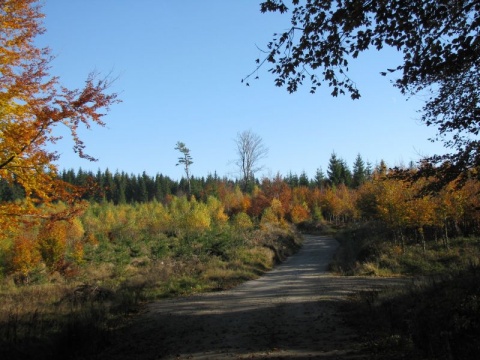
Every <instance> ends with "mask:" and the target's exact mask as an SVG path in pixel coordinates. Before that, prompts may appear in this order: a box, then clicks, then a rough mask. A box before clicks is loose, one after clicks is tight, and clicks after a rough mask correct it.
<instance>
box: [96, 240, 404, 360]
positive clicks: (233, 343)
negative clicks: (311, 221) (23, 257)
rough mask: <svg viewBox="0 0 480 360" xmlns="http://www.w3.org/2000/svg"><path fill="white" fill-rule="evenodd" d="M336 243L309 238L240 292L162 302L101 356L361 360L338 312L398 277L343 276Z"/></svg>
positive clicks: (236, 289)
mask: <svg viewBox="0 0 480 360" xmlns="http://www.w3.org/2000/svg"><path fill="white" fill-rule="evenodd" d="M337 247H338V243H337V242H336V241H335V240H334V239H331V238H328V237H321V236H306V239H305V243H304V246H303V248H302V249H301V250H300V251H299V253H297V254H296V255H294V256H292V257H291V258H289V259H288V260H287V261H285V262H284V263H283V264H281V265H280V266H278V267H277V268H276V269H275V270H273V271H271V272H269V273H267V274H266V275H265V276H263V277H261V278H259V279H257V280H253V281H248V282H246V283H244V284H242V285H240V286H239V287H237V288H235V289H232V290H229V291H224V292H219V293H210V294H203V295H198V296H192V297H187V298H181V299H172V300H167V301H160V302H156V303H153V304H151V305H149V306H148V310H147V312H146V313H145V314H143V315H142V316H141V317H140V318H139V319H138V320H137V321H135V323H134V324H133V325H132V326H131V328H129V329H128V330H127V332H126V333H125V334H123V335H120V337H119V339H118V341H117V342H116V343H115V344H114V346H112V347H111V348H110V349H107V351H106V352H105V353H103V354H101V355H99V356H98V358H99V359H100V358H101V359H109V358H111V359H161V358H177V359H180V358H182V359H184V358H185V359H187V358H190V359H224V358H225V359H227V358H236V359H239V358H257V359H258V358H269V359H272V358H278V359H282V358H288V359H303V358H310V359H311V358H321V359H328V358H338V356H342V358H344V359H349V358H351V359H354V358H355V359H360V358H362V357H361V355H360V354H359V353H358V336H357V334H355V333H354V332H353V330H351V329H349V328H348V327H347V326H346V325H345V323H344V322H343V320H342V317H341V316H340V315H339V313H338V305H339V303H341V302H342V301H345V299H346V296H347V295H348V294H351V293H352V292H353V291H357V290H365V289H374V288H381V287H384V286H391V285H395V284H401V283H402V281H403V280H400V279H396V280H395V279H375V278H357V277H338V276H332V275H330V274H328V272H327V268H328V264H329V262H330V260H331V258H332V256H333V254H334V253H335V251H336V249H337Z"/></svg>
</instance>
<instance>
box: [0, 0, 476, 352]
mask: <svg viewBox="0 0 480 360" xmlns="http://www.w3.org/2000/svg"><path fill="white" fill-rule="evenodd" d="M0 5H1V6H0V35H1V36H0V39H1V44H0V57H1V61H0V74H1V76H0V303H1V304H2V306H1V307H0V356H1V357H2V358H13V359H31V358H36V359H43V358H44V359H67V358H88V357H89V356H90V355H92V354H95V353H96V351H97V350H100V349H102V348H104V347H105V346H106V345H107V344H108V343H109V337H110V336H112V334H114V333H115V331H117V330H119V329H121V328H122V326H124V325H125V323H127V322H128V320H129V319H130V318H131V317H132V316H134V315H135V314H137V313H138V312H140V311H141V309H142V306H143V305H144V304H145V303H146V302H149V301H155V300H158V299H163V298H168V297H170V298H171V297H178V296H185V295H192V294H197V293H204V292H212V291H220V290H225V289H230V288H232V287H235V286H237V285H239V284H240V283H242V282H245V281H247V280H250V279H255V278H258V277H259V276H261V275H262V274H264V273H265V272H266V271H268V270H270V269H272V268H273V267H274V266H275V265H277V264H279V263H281V262H282V261H284V260H285V259H286V258H287V257H288V256H290V255H293V254H294V253H295V252H296V251H298V250H299V249H300V248H301V246H302V233H313V234H322V235H328V236H332V237H335V239H337V240H338V242H339V243H340V247H339V250H338V251H337V254H336V255H335V258H334V259H333V260H332V263H331V265H330V270H331V272H332V273H333V274H336V275H338V276H344V275H347V276H349V275H361V276H385V277H391V276H395V277H405V278H407V279H413V280H412V281H413V282H412V284H413V285H412V287H407V288H406V289H403V292H401V293H400V294H398V293H389V292H386V293H383V292H382V293H379V292H375V291H371V292H367V293H364V294H356V295H355V296H356V299H353V300H352V304H353V307H354V312H356V316H351V317H350V318H349V320H350V321H352V322H355V321H357V322H359V323H360V322H361V323H362V324H357V325H360V330H359V333H362V334H365V336H370V338H369V339H368V340H366V341H367V342H368V343H369V344H370V346H371V347H372V348H373V349H375V351H384V352H385V353H391V352H390V350H392V349H394V350H395V351H398V354H400V355H399V357H397V358H405V357H409V355H412V356H410V358H412V359H414V358H419V359H420V358H448V359H476V358H477V357H478V353H479V351H480V341H479V339H480V320H479V319H480V316H479V314H480V310H479V309H480V300H479V299H480V294H479V289H480V282H479V279H480V277H479V273H480V272H479V269H480V261H479V259H480V242H479V238H480V237H479V236H480V234H479V233H480V211H479V210H480V196H479V193H480V182H479V179H480V177H479V169H480V156H479V151H480V146H479V141H478V140H477V138H478V133H479V130H478V114H479V106H478V102H479V100H478V99H479V98H480V94H479V89H480V86H479V84H478V82H479V79H480V77H479V76H478V69H479V68H480V66H479V64H478V54H479V53H480V52H479V51H480V41H478V28H479V26H480V25H479V24H480V21H479V19H480V16H479V14H480V5H479V2H478V1H459V2H451V1H423V2H422V4H421V5H425V6H418V3H416V2H398V1H383V2H381V4H380V3H378V2H375V1H372V2H356V1H353V2H348V1H347V2H341V1H338V2H334V1H315V0H312V1H307V2H306V3H305V4H303V3H302V4H300V2H299V1H292V5H293V9H292V12H291V15H292V28H291V29H290V30H287V31H286V32H284V33H283V34H277V35H274V39H273V40H272V41H271V42H270V43H269V44H268V46H267V48H268V51H266V52H263V54H264V56H265V58H263V59H261V58H259V59H257V60H256V62H255V63H256V65H255V70H254V71H253V72H251V73H250V75H247V76H246V77H245V78H244V79H243V80H242V82H245V83H246V85H248V86H249V82H248V81H249V78H250V77H251V76H255V77H256V79H257V78H259V77H258V71H259V70H260V69H261V68H262V66H263V65H264V64H270V65H271V66H272V68H271V69H270V70H269V71H270V72H271V73H272V74H273V75H274V76H275V77H276V79H275V80H274V82H275V85H276V86H279V87H283V86H285V87H286V89H287V91H288V92H296V91H297V89H298V87H299V86H302V85H303V82H304V81H306V80H308V79H310V83H311V89H310V92H312V93H315V92H316V90H317V87H318V86H320V84H321V83H325V84H326V85H327V86H329V87H331V88H332V95H333V96H334V97H336V96H338V95H345V94H349V95H350V97H351V98H352V99H359V98H360V92H359V90H358V89H357V87H356V84H355V82H353V80H352V79H350V78H349V77H348V76H346V75H345V76H344V74H346V73H347V72H348V62H349V61H351V60H353V59H355V58H357V56H358V54H359V53H360V52H363V51H366V50H367V49H369V48H376V49H377V50H380V49H381V48H382V47H383V46H390V47H393V48H395V49H396V50H397V51H399V52H400V53H401V54H402V56H403V60H401V61H400V64H399V65H398V66H397V67H395V68H392V69H386V70H387V71H388V73H392V74H394V75H396V76H397V78H396V79H395V80H392V82H393V83H394V85H395V86H396V87H397V88H398V89H399V90H400V92H401V93H402V94H404V95H408V94H409V95H413V96H418V95H421V96H423V95H424V93H423V91H427V94H428V95H427V96H424V98H425V103H424V107H423V108H422V116H421V122H423V123H425V125H426V126H434V127H436V129H437V136H436V138H435V139H434V141H441V142H443V143H444V145H445V147H446V148H447V149H448V150H449V151H450V153H448V154H445V155H433V156H431V157H429V158H425V159H422V160H421V161H420V162H419V163H415V164H414V163H412V164H409V166H404V167H400V166H397V167H389V164H386V163H385V162H383V161H381V162H380V163H379V164H376V165H375V166H372V165H371V164H368V163H365V162H364V160H363V159H362V157H361V156H360V155H358V156H357V158H356V160H355V163H354V164H353V166H352V168H351V169H350V167H349V166H348V165H347V164H346V162H345V161H344V160H343V159H341V158H339V157H338V156H337V155H336V154H335V153H333V154H331V157H330V160H329V163H328V167H327V169H326V173H324V172H323V170H322V169H320V168H319V169H318V170H317V172H316V174H315V176H314V177H313V178H309V177H308V176H307V174H306V173H301V174H300V175H298V174H293V173H289V174H277V175H275V176H272V177H262V176H256V174H258V172H259V170H260V168H261V166H259V160H264V159H265V158H266V155H267V152H268V151H267V149H266V148H265V147H264V146H263V144H262V142H261V138H259V137H258V136H256V135H255V134H253V133H251V132H249V131H246V132H243V133H240V134H238V136H237V139H236V145H237V150H238V155H239V158H238V160H237V162H236V164H237V165H238V166H239V170H240V171H239V173H240V175H239V177H238V178H236V179H229V178H224V177H219V176H218V175H217V174H210V175H208V176H207V177H196V176H193V175H192V173H191V168H190V165H191V164H192V163H193V160H192V157H191V156H190V150H189V149H188V148H187V147H186V145H185V144H184V143H182V142H178V143H177V145H176V148H175V149H176V150H178V151H180V153H181V157H180V158H179V159H178V163H177V165H181V166H182V167H184V170H185V175H186V176H185V177H184V178H182V179H180V180H173V179H171V178H169V176H168V175H164V174H160V173H159V174H156V175H153V176H152V175H151V174H146V173H142V174H127V173H125V172H122V171H121V170H115V171H114V172H112V171H111V170H108V169H104V170H103V169H100V170H98V171H97V172H96V173H94V172H90V171H84V170H81V169H65V170H59V168H58V165H57V160H58V159H59V157H60V154H59V152H57V151H58V149H56V148H55V146H52V145H55V144H57V142H58V141H59V140H60V137H59V136H58V135H57V133H56V132H55V130H57V129H58V128H59V127H61V129H63V132H64V134H65V137H66V138H67V139H69V140H70V141H71V143H72V145H73V151H74V152H75V153H76V154H77V155H78V156H79V157H80V158H83V159H86V160H90V161H94V160H95V158H94V157H93V156H92V155H90V154H89V153H88V152H87V149H86V146H85V143H84V142H83V140H82V138H81V136H80V135H81V134H83V132H82V131H83V130H84V129H90V128H91V127H92V125H94V126H99V127H104V126H105V125H106V123H105V122H104V116H105V115H106V114H107V113H108V111H109V109H110V107H111V106H113V105H116V104H117V103H119V102H120V99H119V98H118V94H117V93H116V92H114V91H112V82H114V79H111V78H109V77H108V76H106V77H102V76H100V75H99V74H98V73H96V72H92V73H90V74H89V75H88V76H87V77H86V79H85V81H84V83H83V85H82V86H81V87H79V88H67V87H66V86H65V85H62V83H61V82H60V78H59V77H58V76H56V75H52V74H50V71H51V70H53V68H52V66H51V65H52V61H53V59H54V58H55V56H54V55H53V54H52V52H51V49H50V48H49V47H39V45H38V44H39V43H38V42H37V41H36V38H37V36H39V35H42V34H43V33H44V32H45V29H44V27H43V22H42V21H43V18H44V14H43V13H42V6H41V4H39V2H37V1H36V0H14V1H13V0H5V1H0ZM343 5H344V6H343ZM380 5H381V6H380ZM287 10H288V8H287V6H286V5H285V3H284V2H283V1H281V0H267V1H264V2H262V3H261V12H279V13H281V14H284V13H286V12H287ZM300 25H301V26H302V27H299V26H300ZM299 33H300V34H299ZM325 34H326V35H325ZM297 35H300V36H297ZM310 71H311V72H312V73H311V74H310ZM386 74H387V73H386V72H384V75H386ZM307 86H308V85H307ZM428 90H430V91H431V92H430V93H429V92H428ZM418 279H420V280H421V281H423V285H422V286H417V285H416V283H415V281H416V280H418ZM355 296H353V297H355ZM432 304H433V305H432ZM39 350H42V351H39ZM405 351H406V352H405ZM413 355H415V356H413Z"/></svg>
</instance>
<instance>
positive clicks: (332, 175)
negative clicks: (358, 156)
mask: <svg viewBox="0 0 480 360" xmlns="http://www.w3.org/2000/svg"><path fill="white" fill-rule="evenodd" d="M327 175H328V180H329V181H330V183H331V184H332V185H333V186H336V185H340V184H345V185H347V186H350V183H351V182H352V173H351V172H350V170H349V169H348V166H347V164H346V163H345V161H344V160H342V159H339V158H337V155H336V154H335V153H334V152H333V153H332V155H331V156H330V160H329V162H328V169H327Z"/></svg>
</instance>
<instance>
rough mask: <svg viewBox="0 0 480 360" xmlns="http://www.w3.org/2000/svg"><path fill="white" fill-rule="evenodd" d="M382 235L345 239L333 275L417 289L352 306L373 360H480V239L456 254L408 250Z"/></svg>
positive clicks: (456, 243) (459, 246) (351, 232)
mask: <svg viewBox="0 0 480 360" xmlns="http://www.w3.org/2000/svg"><path fill="white" fill-rule="evenodd" d="M376 230H378V229H375V228H370V229H369V228H368V227H366V228H360V229H359V228H357V229H348V230H346V231H344V232H343V233H341V234H338V239H339V241H340V243H341V248H340V250H339V252H338V253H337V255H336V257H335V260H334V262H333V264H332V269H334V270H335V271H337V272H338V273H341V274H344V275H373V276H404V277H408V278H410V279H412V282H411V285H409V286H406V287H402V288H398V287H397V288H395V289H386V290H384V291H381V292H379V291H365V292H361V293H357V294H355V295H354V296H352V298H351V299H350V302H349V303H348V305H347V307H346V309H347V314H348V315H347V319H348V321H349V322H350V324H351V325H352V326H354V327H356V328H357V330H358V333H360V334H363V335H364V341H365V343H366V344H368V345H367V351H368V352H369V353H370V354H371V358H372V359H406V358H408V359H411V360H416V359H449V360H451V359H459V360H460V359H461V360H470V359H472V360H473V359H477V358H478V354H479V353H480V266H479V259H480V239H478V238H475V237H469V238H462V237H460V238H456V239H451V241H450V247H449V248H446V247H445V246H443V245H442V244H439V243H435V242H433V243H429V244H428V245H429V246H428V247H427V249H426V250H425V251H424V250H423V249H422V247H420V246H417V245H416V244H415V243H410V244H409V245H408V246H407V247H406V248H404V249H402V248H401V247H400V246H398V245H397V244H395V243H392V242H391V241H388V240H386V239H388V238H386V237H385V235H384V234H382V233H381V232H379V231H376Z"/></svg>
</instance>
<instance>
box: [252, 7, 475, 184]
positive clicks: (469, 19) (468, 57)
mask: <svg viewBox="0 0 480 360" xmlns="http://www.w3.org/2000/svg"><path fill="white" fill-rule="evenodd" d="M292 5H293V7H292V9H289V8H288V7H287V5H286V2H285V1H282V0H267V1H263V2H262V3H261V4H260V7H261V11H262V12H263V13H265V12H280V13H286V12H290V14H291V27H290V28H289V29H288V30H287V31H285V32H283V33H279V34H274V38H273V40H272V41H271V42H270V43H268V51H267V55H266V57H265V58H264V59H257V64H258V65H257V69H256V70H258V68H260V67H262V66H263V65H264V64H265V63H266V62H269V63H271V64H272V67H271V68H270V70H269V71H270V72H271V73H273V74H274V75H275V76H276V78H275V84H276V85H277V86H286V88H287V90H288V91H289V92H295V91H297V89H298V87H299V86H301V85H303V84H304V82H306V81H309V82H310V83H311V88H310V91H311V92H312V93H315V91H316V90H317V88H318V87H319V86H320V85H322V84H328V86H330V87H331V88H332V89H333V90H332V93H331V94H332V95H333V96H338V95H339V94H349V95H350V96H351V98H352V99H358V98H360V91H359V89H358V88H357V86H356V84H355V82H354V80H353V79H351V78H350V77H349V76H348V70H349V69H348V66H349V63H350V61H352V60H354V59H355V58H357V57H358V56H359V54H360V53H361V52H363V51H366V50H369V49H372V48H373V49H377V50H380V49H382V48H384V47H392V48H394V49H395V50H397V51H398V52H399V53H400V54H401V55H402V57H403V60H402V61H401V63H399V64H398V66H397V67H394V68H391V69H383V71H382V72H381V74H382V75H387V74H388V73H391V74H392V75H393V76H395V75H396V79H395V80H394V85H395V86H396V87H397V88H399V89H400V91H401V92H402V93H403V94H406V95H414V94H419V93H421V94H422V95H424V94H426V101H425V103H424V106H423V109H422V110H423V111H422V115H421V120H422V121H423V122H424V123H425V124H426V125H428V126H435V127H436V128H437V130H438V132H437V137H436V139H433V140H435V141H438V140H440V141H443V142H444V145H445V146H446V147H447V148H449V149H452V150H451V151H450V152H451V153H450V154H447V155H443V156H433V157H431V158H429V159H428V160H429V163H430V164H437V165H438V164H441V163H442V164H443V165H442V167H440V169H441V170H444V171H443V173H447V172H448V173H449V178H455V177H456V176H458V175H459V174H465V173H466V171H467V170H468V169H472V168H477V169H478V167H479V166H480V142H479V141H478V133H479V122H480V108H479V100H480V76H479V67H480V63H479V54H480V37H479V29H480V1H478V0H459V1H451V0H435V1H433V0H416V1H397V0H368V1H365V0H307V1H299V0H292ZM256 70H255V71H254V72H253V73H252V74H254V73H256ZM252 74H251V75H252ZM251 75H249V76H247V78H246V79H248V78H249V77H250V76H251ZM246 79H244V80H246ZM429 170H432V169H431V168H430V169H429ZM427 173H428V171H427ZM430 173H431V171H430Z"/></svg>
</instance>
